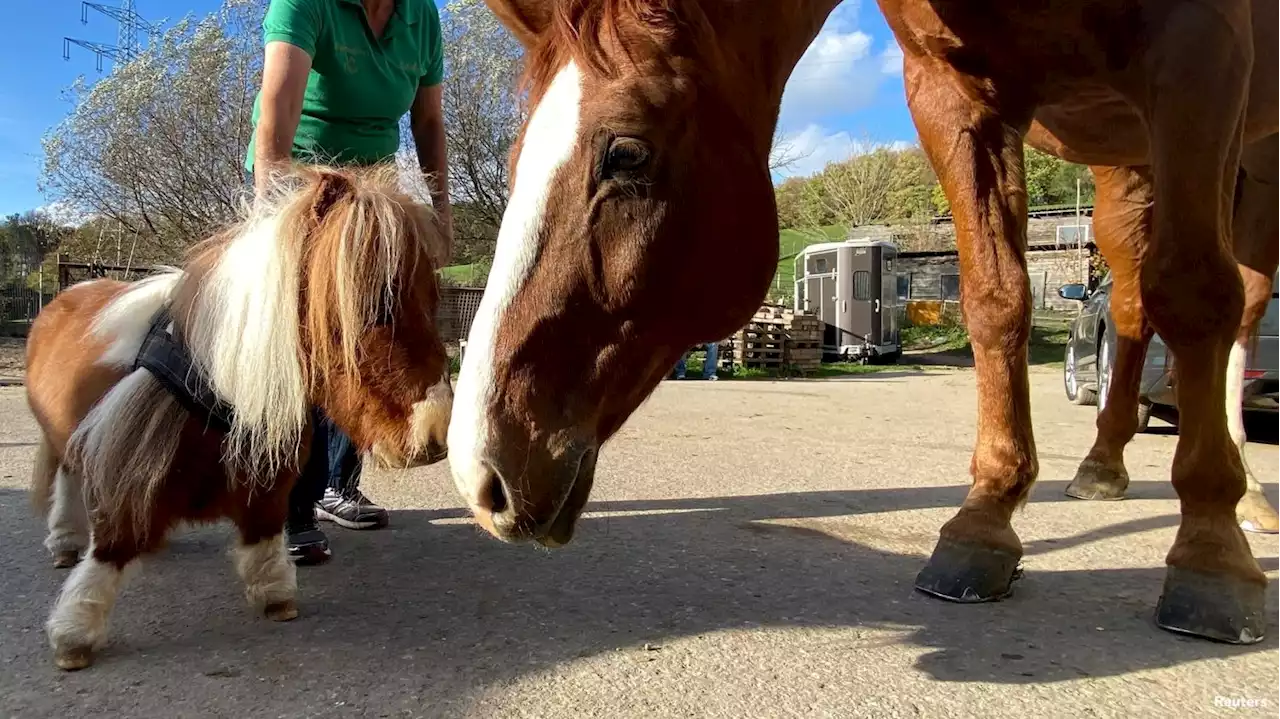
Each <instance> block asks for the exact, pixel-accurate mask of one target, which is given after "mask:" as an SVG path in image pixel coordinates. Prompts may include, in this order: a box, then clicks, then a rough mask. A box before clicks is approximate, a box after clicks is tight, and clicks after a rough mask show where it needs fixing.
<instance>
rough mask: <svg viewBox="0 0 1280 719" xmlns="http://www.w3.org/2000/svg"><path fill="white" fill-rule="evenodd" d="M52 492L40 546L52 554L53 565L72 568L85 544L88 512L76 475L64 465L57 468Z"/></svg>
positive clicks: (87, 544)
mask: <svg viewBox="0 0 1280 719" xmlns="http://www.w3.org/2000/svg"><path fill="white" fill-rule="evenodd" d="M52 494H53V501H52V505H51V506H50V509H49V534H48V536H46V537H45V540H44V546H45V548H46V549H48V550H49V553H50V554H52V555H53V566H55V567H59V568H63V567H73V566H75V564H76V562H78V561H80V552H81V551H83V550H84V549H85V548H86V547H88V546H89V513H88V511H87V510H86V509H85V505H84V491H83V483H82V482H81V481H80V476H79V475H78V474H76V473H75V472H73V471H71V470H70V469H68V468H67V467H66V465H62V466H60V467H58V469H57V473H56V475H55V476H54V480H53V493H52Z"/></svg>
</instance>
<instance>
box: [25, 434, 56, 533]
mask: <svg viewBox="0 0 1280 719" xmlns="http://www.w3.org/2000/svg"><path fill="white" fill-rule="evenodd" d="M59 463H60V460H59V459H58V453H57V451H55V450H54V448H53V443H52V442H50V441H49V438H48V437H46V436H44V434H43V433H41V435H40V444H39V445H38V446H37V447H36V466H35V469H34V470H32V472H31V507H32V508H33V509H34V510H35V511H36V514H37V515H39V516H40V518H41V519H44V518H46V517H48V516H49V508H50V507H51V506H52V505H53V482H54V478H55V477H57V476H58V465H59Z"/></svg>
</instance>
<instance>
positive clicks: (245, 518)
mask: <svg viewBox="0 0 1280 719" xmlns="http://www.w3.org/2000/svg"><path fill="white" fill-rule="evenodd" d="M292 486H293V482H292V481H278V482H276V484H275V486H273V487H272V488H271V489H268V490H265V491H263V490H259V494H256V495H255V496H253V497H252V498H251V499H249V500H248V501H247V502H246V503H245V504H243V505H242V507H243V509H242V512H243V513H242V514H241V515H240V516H238V517H235V518H234V519H235V523H236V527H237V529H238V530H239V537H238V538H237V542H236V546H235V548H234V549H232V557H233V560H234V562H235V567H236V574H238V575H240V579H241V580H242V581H243V582H244V594H245V598H246V599H247V600H248V601H249V606H251V607H253V608H254V610H255V611H259V612H262V613H264V614H265V615H266V617H267V619H270V620H272V621H276V622H287V621H289V620H290V619H295V618H297V616H298V604H297V594H298V579H297V568H296V567H295V566H294V565H293V562H291V561H289V553H288V551H287V549H286V547H285V539H284V525H285V520H286V518H287V517H288V498H289V489H290V488H291V487H292Z"/></svg>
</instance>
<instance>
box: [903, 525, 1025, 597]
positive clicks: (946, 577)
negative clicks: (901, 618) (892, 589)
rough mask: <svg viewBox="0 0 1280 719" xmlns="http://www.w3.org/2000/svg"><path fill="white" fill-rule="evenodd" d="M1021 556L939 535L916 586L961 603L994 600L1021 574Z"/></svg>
mask: <svg viewBox="0 0 1280 719" xmlns="http://www.w3.org/2000/svg"><path fill="white" fill-rule="evenodd" d="M1020 559H1021V557H1020V556H1019V555H1017V554H1014V553H1012V552H1007V551H1002V550H998V549H992V548H991V547H984V546H981V545H977V544H963V543H960V542H955V541H953V540H950V539H945V538H944V539H939V540H938V546H937V547H935V548H934V550H933V556H932V557H929V563H928V564H926V565H925V567H924V569H922V570H920V574H919V575H918V576H917V577H916V589H918V590H920V591H922V592H924V593H925V594H929V595H932V596H935V597H938V598H940V599H946V600H948V601H952V602H961V603H963V604H973V603H977V602H994V601H998V600H1001V599H1004V598H1005V597H1007V596H1009V594H1010V593H1011V592H1012V591H1013V580H1015V579H1018V578H1019V577H1021V576H1022V569H1021V568H1020V567H1019V566H1018V561H1019V560H1020Z"/></svg>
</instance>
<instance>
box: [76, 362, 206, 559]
mask: <svg viewBox="0 0 1280 719" xmlns="http://www.w3.org/2000/svg"><path fill="white" fill-rule="evenodd" d="M189 416H190V415H189V413H188V412H187V410H186V409H185V408H183V406H182V405H181V404H180V403H179V402H178V401H177V400H176V399H174V397H173V395H171V394H169V392H168V390H166V389H165V388H164V385H162V384H160V382H159V381H158V380H157V379H156V378H155V377H153V376H152V375H151V373H150V372H148V371H147V370H145V369H138V370H134V371H133V373H132V374H130V375H129V376H127V377H125V378H124V379H123V380H121V381H120V382H119V383H118V384H116V386H114V387H112V388H111V391H110V392H108V393H107V394H106V396H104V397H103V398H102V399H101V400H99V402H98V404H97V405H95V406H94V408H93V409H92V410H91V411H90V412H89V414H88V416H86V417H85V418H84V421H83V422H81V423H80V426H79V427H77V428H76V431H75V433H73V434H72V435H71V440H70V441H69V442H68V443H67V456H66V460H65V461H66V464H67V467H68V468H69V469H71V470H72V471H75V472H78V473H79V474H80V477H81V478H82V481H83V482H84V491H85V496H86V497H87V498H88V504H89V507H90V509H91V511H92V512H93V515H94V517H95V520H94V527H95V528H96V529H95V531H97V529H101V530H103V531H104V532H106V534H107V535H114V536H116V537H121V536H131V537H133V538H134V539H135V540H137V541H146V539H147V535H148V534H149V532H150V530H151V528H152V527H151V523H152V518H153V516H154V514H155V505H156V500H157V499H158V497H157V494H158V492H159V490H160V489H161V487H163V485H164V482H165V479H166V478H167V477H168V475H169V470H170V467H171V465H172V464H173V458H174V456H175V455H176V454H177V451H178V440H179V439H180V438H181V436H182V428H183V426H184V425H185V424H186V422H187V419H188V417H189ZM111 538H112V537H110V536H103V537H97V539H103V540H109V539H111Z"/></svg>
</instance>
